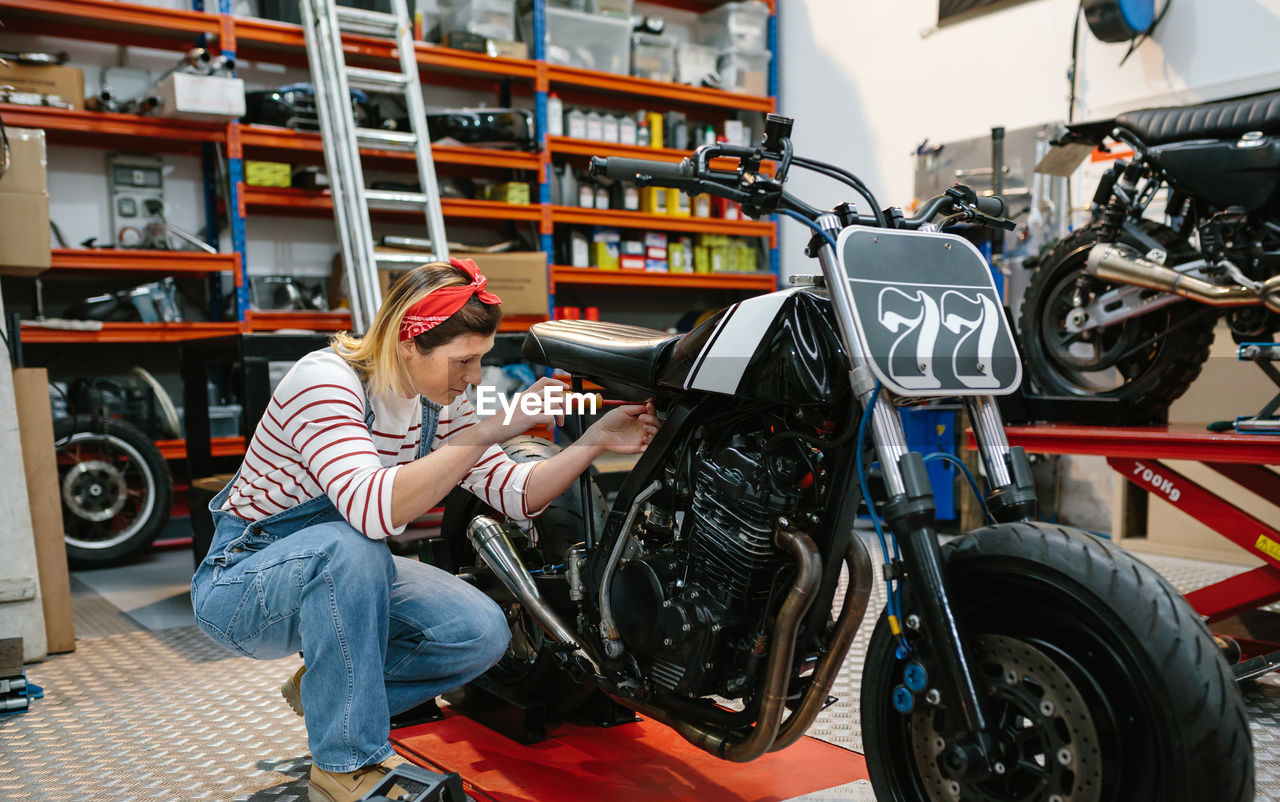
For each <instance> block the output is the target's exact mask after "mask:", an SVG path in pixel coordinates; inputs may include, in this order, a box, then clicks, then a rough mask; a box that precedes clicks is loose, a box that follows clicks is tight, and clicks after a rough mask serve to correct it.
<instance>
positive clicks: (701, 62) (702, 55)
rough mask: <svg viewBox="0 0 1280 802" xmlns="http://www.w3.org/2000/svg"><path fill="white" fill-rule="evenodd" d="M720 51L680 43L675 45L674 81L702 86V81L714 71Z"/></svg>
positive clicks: (690, 43)
mask: <svg viewBox="0 0 1280 802" xmlns="http://www.w3.org/2000/svg"><path fill="white" fill-rule="evenodd" d="M719 59H720V51H719V50H718V49H717V48H714V47H711V46H710V45H699V44H694V43H693V42H681V43H680V44H678V45H676V81H678V82H679V83H682V84H690V85H692V86H702V81H703V79H705V78H706V77H707V76H708V75H712V74H714V73H715V71H716V62H717V61H718V60H719Z"/></svg>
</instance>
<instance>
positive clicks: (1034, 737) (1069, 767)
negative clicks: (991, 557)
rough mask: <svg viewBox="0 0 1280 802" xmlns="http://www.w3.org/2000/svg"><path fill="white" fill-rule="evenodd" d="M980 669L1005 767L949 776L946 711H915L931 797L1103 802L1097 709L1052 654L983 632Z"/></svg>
mask: <svg viewBox="0 0 1280 802" xmlns="http://www.w3.org/2000/svg"><path fill="white" fill-rule="evenodd" d="M974 673H975V674H976V678H977V679H978V681H979V682H980V683H981V684H980V690H982V691H984V692H985V695H986V698H987V704H988V711H989V713H990V715H989V717H988V720H989V722H990V725H991V727H992V729H993V730H994V732H995V735H996V740H997V743H998V749H999V750H1000V754H999V756H998V758H999V763H1000V767H1001V768H1003V769H1004V772H1003V773H997V774H996V775H995V776H993V777H991V778H989V779H984V780H981V781H977V782H957V781H954V780H950V779H948V778H947V777H946V776H944V775H943V773H942V770H941V763H940V757H941V754H942V752H943V750H944V749H945V748H946V742H945V740H944V739H943V737H942V735H941V734H940V733H939V732H938V730H937V726H938V725H941V723H942V721H943V719H944V717H945V715H946V712H945V709H943V708H940V707H928V706H925V705H920V706H918V707H917V708H916V709H915V712H914V713H912V718H911V730H912V746H913V749H914V751H915V762H916V769H917V771H919V773H920V779H921V780H922V782H923V785H924V787H925V789H926V790H927V791H928V794H929V799H930V801H931V802H1012V800H1037V801H1038V800H1045V802H1098V800H1099V799H1100V798H1101V794H1102V754H1101V751H1100V747H1099V744H1098V732H1097V728H1096V727H1095V726H1094V723H1093V714H1092V712H1091V711H1090V709H1089V706H1088V703H1087V701H1086V700H1085V698H1084V696H1083V695H1082V694H1081V693H1080V691H1079V689H1078V688H1077V687H1076V685H1075V683H1073V682H1072V681H1071V679H1070V678H1069V677H1068V676H1067V675H1066V674H1065V673H1063V671H1062V669H1061V668H1059V667H1058V666H1057V664H1055V663H1054V662H1053V661H1052V660H1051V659H1050V658H1049V657H1048V656H1047V655H1046V654H1045V653H1044V652H1042V651H1040V650H1039V649H1037V648H1035V647H1034V646H1032V645H1031V644H1029V643H1026V642H1025V641H1021V640H1018V639H1017V638H1010V637H1006V636H1004V635H982V636H980V637H979V638H978V641H977V644H976V646H975V649H974Z"/></svg>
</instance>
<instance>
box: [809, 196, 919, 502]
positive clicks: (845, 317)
mask: <svg viewBox="0 0 1280 802" xmlns="http://www.w3.org/2000/svg"><path fill="white" fill-rule="evenodd" d="M817 223H818V225H819V226H821V227H822V229H823V230H824V231H826V232H827V233H828V234H830V235H831V237H832V238H833V239H834V238H835V237H836V236H837V235H839V233H840V220H839V218H837V217H836V216H835V215H833V214H824V215H822V216H821V217H819V218H818V219H817ZM818 261H819V262H820V263H821V264H822V274H823V277H824V278H825V279H826V285H827V290H828V291H829V292H830V293H831V299H832V302H833V303H832V304H831V306H832V308H833V309H834V310H835V313H836V326H837V327H838V328H839V329H840V335H841V337H842V338H843V340H844V343H845V350H846V351H847V352H848V360H849V379H850V382H851V383H852V385H853V394H854V396H855V397H857V399H858V401H859V402H860V403H861V404H862V408H863V409H866V406H867V404H870V403H871V398H872V396H873V395H874V394H875V388H876V382H875V376H874V374H872V372H871V360H870V357H869V355H868V354H867V349H866V345H865V344H864V343H863V342H862V338H861V337H859V336H858V329H857V326H855V325H854V323H853V295H852V293H851V292H850V290H849V282H848V280H847V278H846V277H845V275H844V271H843V269H842V268H841V266H840V260H839V258H838V257H837V255H836V252H835V249H834V248H832V247H831V246H830V245H827V244H823V245H822V247H821V248H820V249H819V250H818ZM871 436H872V442H874V443H875V448H876V458H877V459H878V460H879V461H880V470H881V472H882V473H883V475H884V483H885V490H887V491H888V495H889V497H890V498H894V497H896V496H900V495H902V494H903V493H904V492H906V486H905V485H904V484H903V483H902V473H901V472H900V471H899V470H898V461H899V460H900V459H902V455H903V454H906V453H907V435H906V433H905V432H904V431H903V429H902V419H901V418H900V417H898V409H897V407H895V406H894V405H893V399H892V398H891V397H890V396H889V392H888V391H887V390H884V389H881V390H880V398H879V399H878V400H877V402H876V408H875V410H874V412H872V416H871ZM867 503H868V504H870V503H871V502H870V500H868V501H867Z"/></svg>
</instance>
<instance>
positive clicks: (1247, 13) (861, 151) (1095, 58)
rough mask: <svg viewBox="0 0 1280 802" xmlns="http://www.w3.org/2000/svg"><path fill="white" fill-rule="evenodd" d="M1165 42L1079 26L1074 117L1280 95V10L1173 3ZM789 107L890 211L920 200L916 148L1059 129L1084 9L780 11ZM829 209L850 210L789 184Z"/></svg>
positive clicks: (1230, 0) (822, 1)
mask: <svg viewBox="0 0 1280 802" xmlns="http://www.w3.org/2000/svg"><path fill="white" fill-rule="evenodd" d="M1168 1H1169V2H1171V6H1170V8H1169V13H1168V16H1167V17H1166V18H1165V20H1164V22H1163V23H1162V24H1161V26H1160V27H1159V28H1158V29H1157V31H1156V35H1155V37H1154V38H1153V39H1152V40H1151V41H1148V42H1147V43H1145V44H1144V45H1142V47H1141V48H1139V49H1138V51H1137V52H1135V53H1134V54H1133V55H1132V56H1131V57H1130V58H1129V60H1128V62H1126V63H1125V65H1124V66H1123V67H1121V66H1119V62H1120V59H1121V57H1122V56H1123V55H1124V52H1125V48H1126V45H1122V44H1106V43H1103V42H1099V41H1098V40H1096V39H1094V38H1093V37H1092V35H1091V34H1089V33H1088V30H1087V26H1085V25H1084V23H1083V22H1081V35H1080V65H1081V66H1080V82H1079V93H1080V100H1081V102H1080V106H1079V108H1080V113H1078V114H1077V119H1083V118H1088V117H1095V116H1103V115H1111V114H1115V113H1117V112H1120V111H1124V110H1125V109H1129V108H1140V107H1143V106H1149V105H1165V104H1169V105H1173V104H1179V103H1184V102H1195V101H1198V100H1211V99H1216V98H1221V97H1226V96H1231V95H1236V94H1242V93H1246V92H1252V91H1261V90H1265V89H1273V88H1277V87H1280V47H1277V42H1280V0H1213V2H1208V1H1207V0H1199V1H1198V2H1197V0H1168ZM778 5H779V15H780V16H779V20H778V27H779V58H780V69H781V72H780V79H781V80H780V87H779V95H780V104H779V105H780V108H781V111H782V113H784V114H788V115H791V116H794V117H796V129H795V137H794V138H795V142H796V150H797V152H799V153H802V154H804V155H807V156H812V157H815V158H819V159H824V160H827V161H831V162H835V163H837V164H840V165H842V166H844V167H847V168H849V169H852V170H853V171H854V172H856V173H858V174H859V175H861V176H862V177H863V179H864V180H866V182H867V183H868V184H869V185H870V186H871V188H872V190H873V191H874V192H875V193H876V194H877V196H878V197H879V200H880V202H881V204H882V205H906V204H908V203H910V201H911V194H910V193H911V191H912V174H913V169H914V160H913V156H912V154H913V153H914V151H915V148H916V146H917V145H918V144H919V143H920V142H921V141H922V140H924V139H926V138H928V139H929V140H930V141H932V142H947V141H951V140H955V139H963V138H967V137H972V136H980V135H983V134H985V133H987V132H989V131H990V129H991V127H992V126H993V125H1002V126H1005V127H1006V128H1019V127H1023V126H1028V125H1034V124H1038V123H1043V122H1049V121H1053V120H1063V119H1065V118H1066V112H1067V96H1068V84H1067V70H1068V67H1069V66H1070V62H1071V31H1072V21H1073V20H1074V18H1075V14H1076V7H1077V5H1078V3H1077V0H1028V1H1027V2H1024V3H1021V4H1018V5H1014V6H1011V7H1008V8H1004V9H1000V10H997V11H994V12H990V13H987V14H984V15H981V16H978V17H975V18H972V19H968V20H964V21H961V22H957V23H952V24H949V25H947V26H945V27H943V28H940V29H938V28H937V27H936V24H935V23H936V20H937V3H936V2H933V0H914V1H913V2H893V3H879V2H871V1H870V0H852V1H851V0H788V2H782V3H779V4H778ZM793 176H794V178H793V180H792V190H793V191H797V192H798V193H799V194H801V196H802V197H805V198H807V199H810V200H814V199H816V201H818V202H819V204H820V205H832V204H834V203H835V202H837V201H839V200H845V199H847V194H846V193H844V192H842V191H841V190H840V188H838V187H836V186H833V185H831V184H830V183H829V182H826V181H825V180H823V179H813V178H810V177H808V176H805V175H804V174H803V173H793ZM806 238H807V235H805V234H802V233H801V230H800V229H799V226H798V224H796V223H793V222H791V221H787V222H784V224H783V239H782V248H783V255H782V263H783V269H784V271H786V272H797V271H806V270H811V269H812V268H811V267H809V266H808V265H806V264H805V263H806V262H807V260H806V259H805V258H804V256H803V255H802V253H801V251H802V242H803V240H804V239H806Z"/></svg>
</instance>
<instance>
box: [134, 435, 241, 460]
mask: <svg viewBox="0 0 1280 802" xmlns="http://www.w3.org/2000/svg"><path fill="white" fill-rule="evenodd" d="M154 442H155V445H156V448H158V449H160V454H161V455H162V456H164V458H165V459H186V458H187V441H186V440H156V441H154ZM244 448H245V445H244V438H243V437H211V438H209V450H210V451H211V452H212V453H213V456H215V457H238V456H240V455H241V454H243V453H244Z"/></svg>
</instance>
